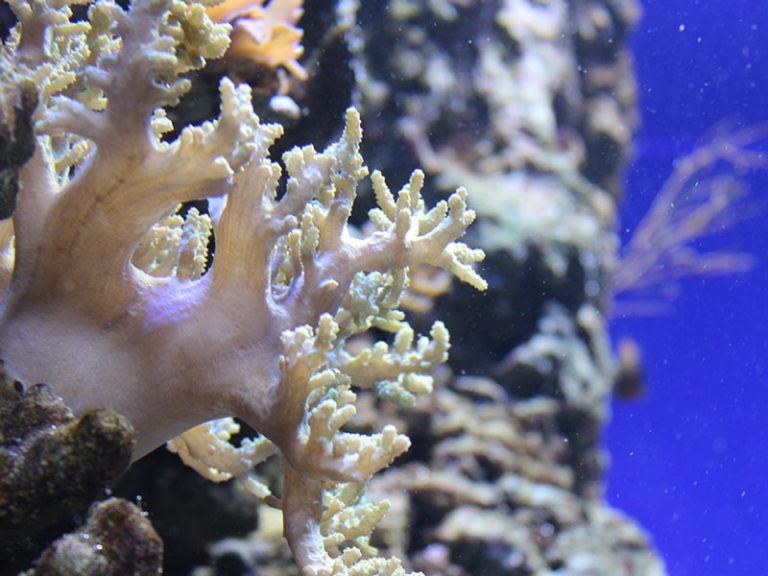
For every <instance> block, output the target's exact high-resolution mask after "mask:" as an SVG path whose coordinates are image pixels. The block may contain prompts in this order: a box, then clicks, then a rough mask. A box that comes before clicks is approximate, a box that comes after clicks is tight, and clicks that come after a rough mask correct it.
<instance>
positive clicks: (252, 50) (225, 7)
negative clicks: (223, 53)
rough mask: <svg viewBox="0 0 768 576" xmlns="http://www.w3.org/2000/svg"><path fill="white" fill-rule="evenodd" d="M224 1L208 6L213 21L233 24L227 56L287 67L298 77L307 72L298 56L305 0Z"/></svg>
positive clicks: (300, 50) (299, 55)
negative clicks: (298, 24) (299, 23)
mask: <svg viewBox="0 0 768 576" xmlns="http://www.w3.org/2000/svg"><path fill="white" fill-rule="evenodd" d="M265 2H266V0H225V1H224V2H222V3H221V4H218V5H216V6H213V7H211V8H208V16H209V17H210V18H211V20H213V21H214V22H227V23H229V24H232V27H233V31H232V44H231V45H230V47H229V51H228V52H227V54H228V56H231V57H235V58H247V59H249V60H253V61H254V62H258V63H260V64H266V65H267V66H270V67H272V68H277V67H278V66H284V67H285V68H286V69H287V70H288V71H289V72H290V73H291V74H293V75H294V76H295V77H296V78H298V79H299V80H306V79H307V71H306V70H305V69H304V67H303V66H302V65H301V64H299V62H298V58H300V57H301V55H302V54H303V53H304V47H303V46H302V45H301V44H300V42H301V37H302V36H303V34H304V32H303V30H302V29H301V28H299V27H298V26H296V24H297V22H298V21H299V19H300V18H301V16H302V15H303V14H304V8H303V4H304V1H303V0H272V1H271V2H269V4H267V5H266V6H265Z"/></svg>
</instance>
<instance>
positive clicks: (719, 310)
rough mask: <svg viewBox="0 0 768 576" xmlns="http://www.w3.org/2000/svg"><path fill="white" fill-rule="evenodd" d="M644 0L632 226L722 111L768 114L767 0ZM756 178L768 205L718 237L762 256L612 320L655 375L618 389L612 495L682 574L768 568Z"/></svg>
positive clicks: (723, 116)
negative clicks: (640, 386)
mask: <svg viewBox="0 0 768 576" xmlns="http://www.w3.org/2000/svg"><path fill="white" fill-rule="evenodd" d="M643 4H644V6H643V12H644V16H643V19H642V21H641V22H640V24H639V26H638V28H637V30H636V31H635V35H634V41H633V44H634V51H635V57H636V69H637V73H638V79H639V96H640V106H641V113H642V128H641V130H640V134H639V138H638V141H637V146H636V153H635V161H634V162H633V165H632V166H631V168H630V170H629V171H628V173H627V186H628V188H627V190H628V196H627V200H626V202H625V205H624V207H623V209H622V213H623V223H622V232H623V233H624V234H626V230H627V229H631V228H632V227H633V226H634V225H636V223H637V222H638V220H639V219H640V217H641V216H642V214H643V213H644V212H645V210H646V209H647V208H648V206H649V204H650V202H651V199H652V198H653V195H654V194H655V192H656V191H657V190H658V189H659V187H660V185H661V183H662V182H663V180H664V179H665V177H666V176H667V175H668V174H669V173H670V172H671V170H672V163H673V161H674V159H675V158H676V157H678V156H680V155H682V154H684V153H686V152H688V151H690V150H691V149H692V148H693V147H695V145H696V143H697V142H701V140H702V138H703V136H705V135H706V133H707V132H708V131H710V130H711V128H712V127H713V126H714V125H716V124H718V123H719V122H721V121H723V120H727V121H729V122H730V123H731V124H732V125H734V126H747V125H752V124H756V123H761V122H767V121H768V0H719V1H717V0H702V1H698V0H672V1H670V0H663V1H662V0H647V1H645V2H644V3H643ZM681 27H682V28H681ZM763 148H764V149H766V150H768V145H764V146H763ZM746 181H747V182H748V184H749V185H750V188H751V194H752V198H753V199H754V200H755V201H756V202H757V204H758V205H762V209H761V210H759V211H758V214H757V216H755V217H752V218H750V219H748V220H746V221H743V222H741V223H740V224H739V225H738V226H737V228H736V229H734V230H732V231H730V232H728V233H726V234H724V235H722V236H720V237H718V239H717V240H716V242H715V244H716V245H719V246H722V247H725V248H731V249H734V248H735V249H741V250H745V251H748V252H750V253H751V254H753V255H755V256H756V257H757V259H758V260H757V265H756V266H755V268H754V269H752V270H751V271H749V272H746V273H742V274H736V275H731V276H727V277H719V278H708V279H692V280H689V281H687V282H684V283H683V284H682V289H683V290H682V293H681V294H680V296H679V297H678V298H677V299H676V300H674V302H672V306H671V310H670V312H669V313H668V314H666V315H663V316H659V317H655V318H621V317H620V316H619V317H617V318H615V319H614V320H613V323H612V332H613V335H614V337H616V338H618V337H620V336H626V335H631V336H633V337H634V338H635V339H636V340H637V341H638V343H639V344H640V346H641V348H642V350H643V353H644V358H645V368H646V374H647V377H648V382H649V389H648V391H647V393H646V395H645V396H644V397H643V398H641V399H640V400H636V401H632V402H627V401H618V400H617V401H615V402H614V405H613V417H612V421H611V424H610V426H609V429H608V432H607V437H606V441H607V445H608V449H609V451H610V453H611V460H612V464H611V468H610V471H609V475H608V485H607V493H606V495H607V497H608V499H609V501H610V502H612V503H613V504H614V505H616V506H617V507H619V508H621V509H622V510H624V511H626V512H627V513H629V514H630V515H632V516H634V517H635V518H636V519H638V520H639V522H640V523H641V524H642V525H643V526H644V527H645V528H646V529H647V530H648V531H649V532H650V533H651V535H652V538H653V540H654V542H655V544H656V546H657V547H658V549H659V550H660V551H661V553H662V555H663V556H664V558H665V560H666V562H667V567H668V569H669V573H670V574H671V575H672V576H710V575H711V576H731V575H734V576H736V575H739V576H740V575H744V576H747V575H749V576H757V575H760V574H768V527H767V526H766V524H767V523H768V433H767V432H766V426H767V425H768V423H767V422H766V408H767V407H768V229H766V224H767V223H768V210H766V207H767V206H768V177H766V174H765V173H755V174H749V175H747V176H746ZM707 245H708V246H711V245H712V242H708V243H707Z"/></svg>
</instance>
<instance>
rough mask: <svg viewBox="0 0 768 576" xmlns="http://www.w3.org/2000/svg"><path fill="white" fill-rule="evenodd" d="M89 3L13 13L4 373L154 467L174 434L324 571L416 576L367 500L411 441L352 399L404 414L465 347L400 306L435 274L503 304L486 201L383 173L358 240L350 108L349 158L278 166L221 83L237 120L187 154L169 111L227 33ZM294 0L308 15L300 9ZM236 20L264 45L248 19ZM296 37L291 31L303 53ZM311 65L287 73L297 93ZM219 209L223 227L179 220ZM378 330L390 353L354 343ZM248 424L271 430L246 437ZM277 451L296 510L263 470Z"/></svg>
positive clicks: (196, 141)
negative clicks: (131, 444) (259, 467)
mask: <svg viewBox="0 0 768 576" xmlns="http://www.w3.org/2000/svg"><path fill="white" fill-rule="evenodd" d="M79 3H80V2H77V1H72V2H71V1H68V0H50V1H44V0H29V1H28V0H13V1H12V2H11V3H10V4H11V7H12V9H13V11H14V13H15V14H16V16H17V18H18V20H19V23H20V24H19V26H17V27H16V28H14V29H13V30H12V32H11V34H10V36H9V38H8V39H7V41H6V42H5V44H4V45H3V46H2V54H1V55H0V57H1V58H2V61H1V62H0V64H1V66H0V70H2V99H1V100H0V114H2V118H1V119H2V124H3V125H5V126H14V125H19V124H24V122H25V121H26V123H27V124H28V125H30V126H32V127H33V130H32V131H31V132H30V134H29V135H28V138H33V143H34V152H33V153H31V151H30V156H31V157H29V159H28V160H27V159H26V158H24V161H23V162H22V161H19V162H18V166H19V169H18V173H17V174H16V177H15V179H14V182H13V183H12V185H13V186H14V188H15V189H17V190H18V198H17V202H16V207H15V212H14V214H13V218H12V219H7V220H5V221H3V222H2V223H0V226H2V231H0V232H1V233H0V237H1V238H2V241H3V260H2V263H3V266H4V267H3V271H2V275H1V278H2V283H3V288H4V290H5V294H4V306H3V310H2V318H1V319H0V357H1V358H2V360H3V362H4V363H5V369H6V371H7V372H8V374H9V376H11V377H12V378H13V379H17V380H18V381H20V382H23V383H27V384H34V383H37V382H44V383H46V384H49V385H50V386H51V387H52V389H53V390H54V391H55V393H56V394H58V395H60V396H61V397H62V398H63V400H64V401H65V402H66V403H67V405H68V406H69V407H70V408H71V409H72V410H73V411H74V413H75V415H78V416H79V415H83V414H85V413H88V412H89V411H91V410H94V409H99V408H103V407H108V408H112V409H114V410H116V411H117V412H119V413H120V414H122V415H124V416H125V417H126V418H127V419H128V421H129V422H130V424H131V425H132V426H133V427H135V430H136V435H137V437H136V445H135V449H134V451H133V458H134V459H137V458H140V457H141V456H143V455H145V454H147V453H148V452H149V451H150V450H152V449H154V448H156V447H158V446H160V445H162V444H163V443H165V442H168V441H170V447H171V449H172V450H174V451H176V452H178V453H179V454H180V455H181V457H182V458H183V459H184V461H185V462H187V463H188V464H190V465H191V466H192V467H194V468H195V469H196V470H198V471H200V472H201V473H202V474H203V475H205V476H207V477H209V478H212V479H215V480H222V479H228V478H232V477H236V478H238V479H240V480H241V481H242V483H243V484H244V485H245V486H247V487H248V488H249V490H250V491H251V492H252V493H255V494H257V495H259V496H260V497H262V498H264V499H266V500H267V501H269V502H272V503H273V504H275V505H277V506H279V507H280V508H281V509H282V513H283V516H284V526H285V529H284V531H285V537H286V539H287V540H288V542H289V544H290V547H291V549H292V551H293V554H294V557H295V560H296V562H297V563H298V565H299V566H300V567H301V570H302V572H303V573H304V574H307V575H310V574H312V575H315V574H316V575H330V574H337V573H347V572H348V573H350V574H361V575H362V574H392V573H403V572H404V570H403V568H402V567H401V566H400V564H399V562H398V560H397V559H394V558H392V559H384V558H380V557H377V556H376V555H375V553H374V551H373V549H372V548H371V547H370V546H369V545H368V541H367V538H368V535H369V534H370V532H371V530H372V529H373V527H374V525H375V524H376V522H377V521H378V519H379V518H380V517H381V516H382V515H383V513H384V511H385V510H386V504H382V503H374V502H371V501H368V500H365V499H364V498H363V497H362V493H361V491H360V489H359V486H358V484H359V483H363V482H365V481H366V480H368V479H369V478H370V477H371V476H372V475H373V474H375V473H376V472H377V471H379V470H381V469H382V468H384V467H386V466H387V465H388V464H389V463H390V462H392V460H393V459H394V458H395V457H397V456H398V455H399V454H401V453H403V452H404V451H405V450H407V449H408V446H409V440H408V438H407V437H406V436H404V435H401V434H399V433H398V432H397V431H396V430H395V428H394V427H393V426H386V427H384V428H383V429H381V430H380V431H379V432H378V433H374V434H369V435H366V434H356V433H351V432H345V431H342V428H343V427H344V425H345V424H346V423H347V422H349V420H350V419H351V418H352V417H353V416H354V414H355V407H354V403H355V398H356V395H355V392H354V390H359V389H371V390H373V391H374V392H375V393H376V394H378V396H379V397H381V398H384V399H387V400H390V401H393V402H395V403H398V404H401V405H408V404H412V403H413V401H414V395H416V394H421V393H428V392H429V391H430V390H431V386H432V377H431V374H430V371H431V369H432V367H433V366H435V365H436V364H438V363H441V362H443V361H445V359H446V357H447V352H448V348H449V340H448V333H447V331H446V329H445V327H444V326H443V325H442V324H441V323H439V322H437V323H435V324H434V325H433V327H432V329H431V333H430V336H429V337H418V338H417V337H415V336H414V333H413V331H412V329H411V328H410V326H409V325H408V324H407V323H406V322H405V321H404V319H403V314H402V313H401V312H399V311H398V310H397V307H398V302H399V300H400V297H401V295H402V293H403V291H404V290H405V288H406V287H407V284H408V269H409V267H410V266H414V265H418V264H421V263H430V264H432V265H436V266H438V267H440V268H442V269H444V270H447V271H449V272H451V273H452V274H454V275H456V276H457V277H458V278H459V279H461V280H463V281H465V282H467V283H469V284H471V285H472V286H474V287H476V288H478V289H480V290H482V289H484V287H485V283H484V281H483V280H482V279H481V277H480V276H479V275H478V274H477V273H476V272H475V271H474V270H473V265H474V264H475V263H477V262H479V261H480V260H481V259H482V258H483V253H482V251H479V250H472V249H469V248H468V247H467V246H466V245H465V244H463V243H461V242H459V241H458V239H459V238H460V237H461V236H462V235H463V234H464V232H465V229H466V228H467V226H469V224H470V223H471V222H472V220H473V219H474V213H473V212H472V211H471V210H469V209H467V207H466V204H465V200H466V192H465V191H464V190H462V189H459V190H458V191H457V192H456V193H455V194H453V195H452V196H450V198H449V199H448V200H447V201H442V202H439V203H438V204H437V205H436V206H435V207H434V208H431V209H430V208H428V207H427V206H425V203H424V201H423V199H422V197H421V195H420V189H421V187H422V180H423V176H422V174H421V173H420V172H416V173H414V174H413V176H412V178H411V179H410V181H409V182H408V183H407V184H406V185H405V186H404V187H403V188H402V189H401V190H400V191H399V192H398V193H397V194H393V193H392V192H391V191H390V190H389V189H388V188H387V185H386V183H385V181H384V177H383V176H382V175H381V174H380V173H378V172H374V173H373V174H372V175H371V183H372V186H373V190H374V193H375V197H376V201H377V204H378V207H377V208H374V209H372V210H371V211H370V212H369V220H370V225H369V226H367V227H366V228H365V232H361V231H360V230H357V229H354V228H353V227H352V226H351V225H350V224H349V223H348V219H349V217H350V213H351V210H352V204H353V202H354V200H355V194H356V187H357V186H358V183H359V182H360V181H361V180H363V179H365V178H367V177H368V170H367V168H366V167H365V166H364V164H363V159H362V157H361V155H360V153H359V145H360V141H361V138H362V131H361V127H360V120H359V116H358V113H357V112H356V111H355V110H354V109H350V110H349V111H348V112H347V114H346V123H345V127H344V131H343V134H342V136H341V138H340V139H339V140H338V141H337V142H336V143H335V144H333V145H331V146H329V147H328V148H327V149H326V150H324V151H323V152H318V151H316V150H315V149H314V148H313V147H312V146H306V147H303V148H295V149H293V150H291V151H289V152H287V153H286V154H285V155H284V156H283V158H282V165H280V164H277V163H274V162H272V161H270V159H269V148H270V145H271V144H272V143H273V142H274V141H275V140H276V139H277V138H279V137H280V135H281V127H280V126H279V125H274V124H262V123H261V122H260V121H259V119H258V118H257V117H256V115H255V114H254V112H253V109H252V107H251V94H250V90H249V88H248V87H246V86H236V85H235V84H234V83H233V82H232V81H230V80H228V79H226V78H225V79H224V80H223V81H222V82H221V84H220V98H221V113H220V116H219V118H218V119H217V120H215V121H213V122H206V123H204V124H203V125H200V126H189V127H186V128H184V129H183V130H181V132H180V133H179V134H178V137H176V138H170V137H169V136H168V135H169V133H170V132H171V131H172V130H173V126H172V124H171V121H170V120H169V118H168V117H167V116H166V112H165V108H166V107H169V106H173V105H174V104H175V103H177V102H178V100H179V98H180V97H181V96H182V95H183V94H184V93H185V92H186V91H187V90H188V89H189V81H188V80H187V79H185V78H184V76H183V75H184V74H185V73H186V72H189V71H191V70H194V69H198V68H200V67H202V65H203V64H204V62H205V60H206V59H209V58H218V57H220V56H222V55H223V54H224V53H225V51H226V50H227V48H228V45H229V30H230V27H229V26H228V25H226V24H215V23H214V22H213V21H212V19H211V16H209V15H208V14H207V13H206V7H205V6H203V5H201V4H196V3H191V2H190V3H188V2H185V1H181V0H139V1H137V2H134V3H132V5H131V6H130V8H129V9H127V10H123V9H121V8H120V7H118V6H117V5H116V4H114V3H112V2H109V1H98V2H96V3H93V4H91V5H90V6H89V7H88V12H87V18H86V19H84V20H75V19H72V18H71V14H72V9H71V5H73V4H79ZM257 4H258V6H257V5H254V6H251V7H241V9H242V10H243V14H246V15H248V14H249V12H248V10H261V4H260V3H257ZM279 4H286V5H287V6H288V13H290V14H291V18H294V17H295V15H296V10H297V9H299V8H297V6H296V5H295V4H296V3H293V4H291V3H277V4H276V3H275V2H273V3H272V4H270V6H272V5H275V6H277V5H279ZM269 10H270V9H269V8H266V11H265V14H267V13H269ZM273 11H274V9H273ZM273 16H274V15H273ZM216 19H217V20H221V21H226V22H233V25H234V29H235V31H236V32H237V31H238V30H245V31H246V32H247V33H248V34H250V35H251V37H253V36H254V34H256V35H257V32H258V31H256V32H254V30H251V29H250V28H249V26H248V23H247V22H244V18H243V17H239V18H238V17H237V15H235V16H234V17H232V16H225V15H224V16H222V15H219V16H218V17H217V18H216ZM292 22H295V20H290V21H289V22H288V23H287V24H286V25H285V26H281V25H275V26H272V28H271V30H272V31H277V32H276V33H277V35H278V37H283V38H284V39H286V42H287V43H288V44H290V45H291V46H294V48H295V46H296V43H297V41H298V38H297V37H296V36H295V34H294V35H290V34H286V30H289V29H290V24H291V23H292ZM251 28H252V26H251ZM262 32H263V31H262ZM281 35H282V36H281ZM251 40H252V38H251ZM264 53H265V54H267V56H265V58H269V57H272V56H270V54H274V51H270V50H265V51H264ZM298 54H300V52H298ZM296 55H297V51H296V49H293V50H290V51H289V55H288V57H282V56H275V57H274V58H277V59H278V61H277V63H276V64H275V65H280V64H282V65H285V66H286V67H287V68H288V69H289V71H290V72H292V73H293V74H294V75H296V76H299V77H300V76H302V74H304V71H303V69H302V68H301V67H300V66H298V64H297V63H296V60H295V58H296ZM30 103H31V104H30ZM22 132H23V130H22ZM27 144H29V142H27ZM20 146H21V144H20ZM283 178H284V179H285V185H284V187H282V186H281V184H280V182H281V180H282V179H283ZM9 186H10V184H9ZM6 192H7V190H6ZM206 199H207V201H208V206H209V210H208V213H207V214H203V213H200V212H198V211H197V210H195V209H191V210H188V211H186V212H184V216H181V215H180V213H179V212H178V210H179V207H180V205H181V204H183V203H185V202H189V201H193V200H206ZM212 236H215V243H216V248H215V254H213V256H212V263H210V262H209V260H210V255H209V254H208V246H209V244H210V242H209V240H210V238H211V237H212ZM371 328H376V329H378V330H379V331H384V332H388V333H391V334H392V335H393V337H392V339H391V342H390V343H389V344H388V343H385V342H383V341H379V342H373V343H370V341H369V345H367V346H362V347H361V346H357V347H355V348H354V349H353V348H351V347H348V346H347V344H348V342H349V341H350V339H351V338H353V337H355V336H357V335H359V334H362V333H365V332H366V331H368V330H369V329H371ZM232 417H238V418H240V419H242V420H243V421H244V422H246V423H247V424H249V425H250V426H251V427H253V428H254V429H255V430H256V431H257V432H258V433H259V434H260V436H258V437H257V438H256V439H253V440H246V441H244V442H242V443H241V444H240V446H239V447H235V446H233V445H232V444H230V443H229V442H228V440H229V439H230V437H231V435H232V434H233V433H235V432H236V431H237V429H238V427H237V425H236V423H235V422H234V420H232V419H231V418H232ZM273 454H277V455H279V457H280V459H281V461H282V469H283V474H284V485H283V491H282V494H281V496H280V498H279V499H278V498H277V496H275V495H273V494H271V493H270V491H269V488H268V487H267V486H266V485H265V484H263V483H261V482H260V481H259V480H258V479H257V478H256V477H255V476H253V475H252V474H251V469H252V468H253V467H254V466H255V465H256V464H257V463H259V462H261V461H263V460H264V459H266V458H268V457H269V456H271V455H273ZM105 513H106V512H105ZM89 522H96V520H93V519H92V520H90V521H89Z"/></svg>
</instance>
